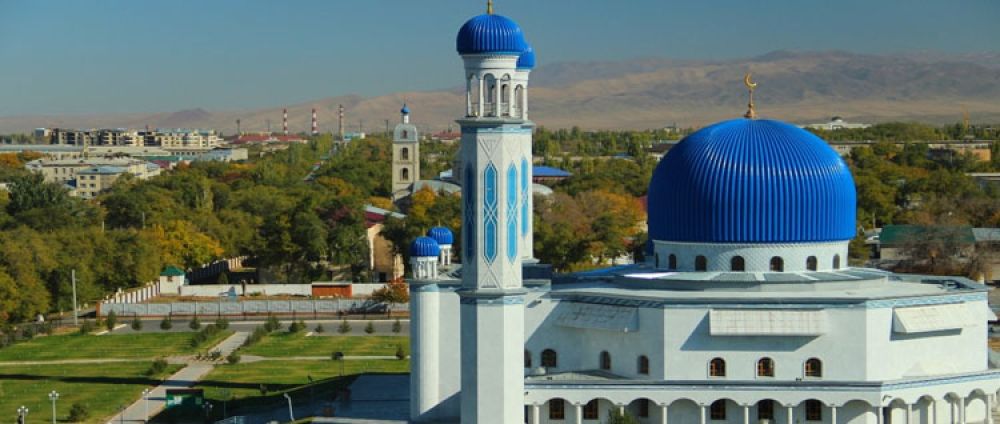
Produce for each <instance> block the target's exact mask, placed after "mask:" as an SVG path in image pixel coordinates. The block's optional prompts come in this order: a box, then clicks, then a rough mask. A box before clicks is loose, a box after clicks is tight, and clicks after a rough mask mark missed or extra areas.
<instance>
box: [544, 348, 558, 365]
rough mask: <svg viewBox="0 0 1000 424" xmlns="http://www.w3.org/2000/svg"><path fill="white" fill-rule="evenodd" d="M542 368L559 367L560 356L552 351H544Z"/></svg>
mask: <svg viewBox="0 0 1000 424" xmlns="http://www.w3.org/2000/svg"><path fill="white" fill-rule="evenodd" d="M542 366H543V367H545V368H555V367H557V366H559V356H558V355H556V351H554V350H552V349H545V350H543V351H542Z"/></svg>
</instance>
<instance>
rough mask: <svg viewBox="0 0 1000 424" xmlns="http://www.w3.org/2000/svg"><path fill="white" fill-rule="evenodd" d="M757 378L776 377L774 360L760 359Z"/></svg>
mask: <svg viewBox="0 0 1000 424" xmlns="http://www.w3.org/2000/svg"><path fill="white" fill-rule="evenodd" d="M757 377H774V360H773V359H771V358H760V360H759V361H757Z"/></svg>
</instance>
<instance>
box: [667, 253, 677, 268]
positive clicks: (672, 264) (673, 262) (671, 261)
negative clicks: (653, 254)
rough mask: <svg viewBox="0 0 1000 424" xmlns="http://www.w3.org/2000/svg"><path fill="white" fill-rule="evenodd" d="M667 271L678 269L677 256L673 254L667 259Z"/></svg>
mask: <svg viewBox="0 0 1000 424" xmlns="http://www.w3.org/2000/svg"><path fill="white" fill-rule="evenodd" d="M667 269H677V255H674V254H672V253H671V254H670V256H668V257H667Z"/></svg>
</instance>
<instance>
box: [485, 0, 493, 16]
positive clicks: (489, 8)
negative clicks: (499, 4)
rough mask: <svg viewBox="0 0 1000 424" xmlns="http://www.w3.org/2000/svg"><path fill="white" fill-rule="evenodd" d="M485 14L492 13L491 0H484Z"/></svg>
mask: <svg viewBox="0 0 1000 424" xmlns="http://www.w3.org/2000/svg"><path fill="white" fill-rule="evenodd" d="M486 14H487V15H492V14H493V0H486Z"/></svg>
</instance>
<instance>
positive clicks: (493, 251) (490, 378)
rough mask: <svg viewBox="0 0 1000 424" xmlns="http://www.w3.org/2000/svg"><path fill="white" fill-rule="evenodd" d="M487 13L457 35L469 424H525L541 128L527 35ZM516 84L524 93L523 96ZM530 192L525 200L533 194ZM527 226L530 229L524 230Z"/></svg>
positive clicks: (465, 417) (464, 398)
mask: <svg viewBox="0 0 1000 424" xmlns="http://www.w3.org/2000/svg"><path fill="white" fill-rule="evenodd" d="M492 9H493V7H492V1H491V2H490V4H489V6H488V8H487V13H486V14H485V15H480V16H477V17H474V18H472V19H470V20H469V21H468V22H466V24H465V25H464V26H463V27H462V29H461V30H460V31H459V34H458V40H457V47H458V52H459V54H460V55H461V56H462V60H463V62H464V64H465V81H466V105H465V106H466V108H465V117H463V118H461V119H459V120H458V121H457V122H458V124H459V125H461V127H462V141H461V149H460V155H461V161H460V163H461V169H455V170H454V171H453V172H454V173H455V177H456V179H458V180H459V181H461V184H462V216H463V218H462V219H463V224H462V237H463V242H462V252H461V253H462V289H461V290H460V291H459V293H458V294H459V296H460V299H461V300H460V301H461V345H462V349H461V350H462V352H461V357H462V368H461V415H462V423H464V424H471V423H475V424H509V423H522V422H524V294H525V291H524V289H523V285H522V277H521V267H522V263H523V257H524V256H526V255H527V256H529V257H530V256H533V255H530V253H526V252H525V251H524V250H525V248H526V246H525V245H524V236H523V234H524V231H525V228H527V229H528V230H530V228H531V226H530V220H531V210H530V209H525V208H529V207H530V205H531V203H530V201H525V193H527V194H528V195H529V196H530V190H531V135H532V128H533V127H534V124H533V123H532V122H531V121H528V120H527V116H526V109H525V108H524V107H521V106H520V105H524V104H526V103H525V102H524V101H517V99H515V93H520V94H522V95H523V96H524V100H526V98H527V94H526V91H524V88H523V85H526V84H527V75H526V74H525V75H520V74H518V71H517V62H518V59H519V58H520V57H521V55H522V54H523V53H524V52H525V50H527V48H528V47H527V43H526V42H525V40H524V36H523V34H522V32H521V29H520V27H518V26H517V24H516V23H515V22H514V21H513V20H511V19H509V18H506V17H503V16H500V15H495V14H493V10H492ZM518 84H522V89H521V90H518V89H517V87H518ZM526 190H527V191H526ZM525 219H527V220H528V221H527V222H526V221H525ZM525 223H527V224H528V225H527V227H525V226H524V225H523V224H525Z"/></svg>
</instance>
